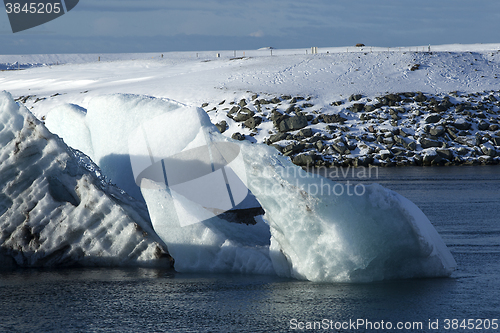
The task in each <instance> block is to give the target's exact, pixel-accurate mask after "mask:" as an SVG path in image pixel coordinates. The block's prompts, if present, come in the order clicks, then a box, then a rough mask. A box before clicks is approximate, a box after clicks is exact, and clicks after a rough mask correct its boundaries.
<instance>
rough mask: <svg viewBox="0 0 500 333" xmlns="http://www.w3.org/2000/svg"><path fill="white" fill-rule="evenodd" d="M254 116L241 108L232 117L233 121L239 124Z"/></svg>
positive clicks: (249, 111) (251, 112) (253, 113)
mask: <svg viewBox="0 0 500 333" xmlns="http://www.w3.org/2000/svg"><path fill="white" fill-rule="evenodd" d="M254 115H255V112H253V111H251V110H250V109H247V108H242V109H241V110H240V111H238V113H237V114H236V116H234V117H233V120H234V121H237V122H241V121H245V120H247V119H250V118H252V117H253V116H254Z"/></svg>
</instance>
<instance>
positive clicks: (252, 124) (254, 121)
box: [244, 116, 262, 129]
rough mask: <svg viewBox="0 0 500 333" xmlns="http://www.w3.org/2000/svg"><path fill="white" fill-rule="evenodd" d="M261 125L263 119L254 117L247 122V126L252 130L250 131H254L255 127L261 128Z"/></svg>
mask: <svg viewBox="0 0 500 333" xmlns="http://www.w3.org/2000/svg"><path fill="white" fill-rule="evenodd" d="M260 123H262V118H261V117H257V116H255V117H252V118H249V119H247V120H245V123H244V124H245V126H246V127H248V128H250V129H254V128H255V127H257V126H259V125H260Z"/></svg>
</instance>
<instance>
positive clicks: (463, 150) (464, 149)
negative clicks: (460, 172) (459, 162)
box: [457, 147, 469, 156]
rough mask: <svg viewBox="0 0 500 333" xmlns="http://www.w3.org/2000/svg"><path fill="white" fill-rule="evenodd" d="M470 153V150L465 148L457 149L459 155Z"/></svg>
mask: <svg viewBox="0 0 500 333" xmlns="http://www.w3.org/2000/svg"><path fill="white" fill-rule="evenodd" d="M468 153H469V149H467V148H465V147H460V148H458V149H457V155H460V156H462V155H467V154H468Z"/></svg>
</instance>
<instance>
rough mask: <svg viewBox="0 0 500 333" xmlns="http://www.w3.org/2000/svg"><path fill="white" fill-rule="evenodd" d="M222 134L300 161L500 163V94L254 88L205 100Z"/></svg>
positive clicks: (317, 163) (340, 163) (323, 163)
mask: <svg viewBox="0 0 500 333" xmlns="http://www.w3.org/2000/svg"><path fill="white" fill-rule="evenodd" d="M201 106H202V107H203V108H204V109H205V110H206V111H207V112H208V114H209V115H210V117H211V119H212V121H213V122H214V123H216V126H217V127H218V128H219V130H220V131H221V132H222V133H225V134H226V135H228V136H231V137H232V138H234V139H237V140H245V139H246V140H250V141H251V142H261V143H266V144H268V145H271V146H273V147H275V148H276V149H278V150H279V151H280V152H281V153H282V154H284V155H286V156H290V158H291V159H292V161H293V163H295V164H297V165H300V166H309V167H312V166H327V167H329V166H355V167H357V166H369V165H374V166H412V165H413V166H431V165H481V164H483V165H485V164H489V165H491V164H499V163H500V124H499V121H500V91H483V92H477V93H460V92H457V91H454V92H450V93H447V94H437V95H434V94H428V93H423V92H401V93H387V94H384V95H380V96H364V95H362V94H353V95H351V96H349V97H346V98H345V99H340V100H332V101H328V102H325V101H322V100H319V98H315V97H314V96H309V97H303V96H291V95H288V96H287V95H281V96H271V95H267V94H256V93H251V92H249V93H248V96H247V97H245V98H243V99H239V100H235V101H219V102H216V103H211V104H210V103H203V105H201Z"/></svg>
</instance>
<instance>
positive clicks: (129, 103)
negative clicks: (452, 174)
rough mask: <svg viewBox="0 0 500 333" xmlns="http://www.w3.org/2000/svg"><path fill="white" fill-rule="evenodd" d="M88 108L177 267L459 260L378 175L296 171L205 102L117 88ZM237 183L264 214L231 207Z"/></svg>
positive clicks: (260, 270)
mask: <svg viewBox="0 0 500 333" xmlns="http://www.w3.org/2000/svg"><path fill="white" fill-rule="evenodd" d="M86 112H87V115H86V116H85V118H86V119H85V124H86V126H87V128H88V130H89V131H88V133H89V135H90V137H91V142H92V151H93V154H94V156H95V160H96V163H97V165H98V166H99V167H100V168H101V170H103V172H104V173H105V174H106V176H108V177H109V178H110V179H111V181H113V182H115V183H116V184H118V185H119V186H120V187H121V188H123V189H126V191H127V192H128V191H129V190H130V189H132V190H133V193H135V194H134V197H136V198H138V197H139V195H138V193H140V196H141V197H142V198H143V200H145V202H146V204H147V209H148V212H149V216H150V218H151V222H152V225H153V228H154V231H155V232H156V234H157V235H158V236H159V237H160V238H161V239H162V240H163V241H164V242H165V243H166V244H167V245H168V249H169V252H170V254H171V255H172V256H173V257H174V258H175V269H176V270H177V271H180V272H201V271H204V272H233V273H246V274H248V273H253V274H277V275H280V276H284V277H292V278H296V279H304V280H310V281H320V282H371V281H379V280H386V279H399V278H416V277H441V276H449V275H450V274H451V273H452V272H453V271H454V269H455V266H456V263H455V260H454V259H453V256H452V255H451V253H450V252H449V250H448V248H447V247H446V245H445V244H444V242H443V240H442V239H441V237H440V236H439V234H438V233H437V231H436V230H435V228H434V227H433V226H432V224H431V223H430V221H429V220H428V218H427V217H426V216H425V215H424V214H423V213H422V211H421V210H420V209H419V208H418V207H417V206H416V205H415V204H413V203H412V202H411V201H409V200H408V199H406V198H404V197H402V196H401V195H399V194H397V193H396V192H393V191H391V190H388V189H385V188H383V187H382V186H380V185H378V184H372V185H362V186H360V187H357V188H354V189H353V188H349V186H350V185H349V184H340V183H335V182H333V181H331V180H329V179H326V178H324V177H321V176H318V175H314V174H311V173H308V172H306V171H304V170H302V169H301V168H300V167H298V166H295V165H294V164H292V163H291V162H290V160H289V159H288V158H286V157H284V156H282V155H281V154H279V153H278V152H277V151H276V150H275V149H274V148H271V147H268V146H265V145H259V144H251V143H249V142H236V141H234V140H231V139H229V138H227V137H225V136H223V135H221V134H220V133H219V132H218V130H217V129H216V127H215V126H214V125H213V124H212V123H211V122H210V119H209V117H208V116H207V114H206V113H205V112H204V111H203V110H202V109H199V108H195V107H189V106H186V105H183V104H180V103H177V102H175V101H171V100H168V99H156V98H150V97H145V96H135V95H120V94H117V95H112V96H101V97H99V98H96V99H94V100H92V101H91V103H90V104H89V107H88V109H87V110H86ZM51 117H53V115H52V114H51V113H49V114H48V116H47V120H49V119H50V118H51ZM56 122H57V120H56ZM84 132H85V131H81V132H80V133H84ZM61 135H62V136H63V138H64V139H65V140H66V138H65V137H64V135H68V136H72V135H76V134H71V133H62V132H61ZM76 139H77V138H76ZM69 140H71V141H79V140H75V138H71V139H70V138H68V141H69ZM85 140H88V138H86V139H85ZM80 141H84V140H83V139H82V140H80ZM224 147H225V148H224ZM228 147H230V148H228ZM234 147H237V149H235V148H234ZM89 149H90V148H89ZM89 153H92V152H91V151H90V152H89ZM201 170H204V171H201ZM172 175H174V176H172ZM172 177H174V178H172ZM176 177H177V178H176ZM236 184H238V185H236ZM242 184H243V186H244V188H243V191H242ZM247 190H248V192H247ZM233 192H234V193H233ZM241 193H244V194H245V195H247V197H249V198H255V199H256V200H257V201H258V203H259V205H260V206H261V207H262V208H263V210H264V211H265V214H264V215H263V216H254V217H253V218H252V222H251V223H248V220H245V221H242V220H241V219H240V218H239V217H238V215H237V214H236V215H235V214H233V215H231V214H227V213H230V212H231V211H232V209H233V208H235V206H236V205H237V202H240V200H242V201H241V202H245V200H246V199H244V198H243V197H244V196H243V195H242V194H241ZM249 193H250V194H249ZM228 198H229V199H228ZM245 198H246V197H245ZM228 200H229V201H228ZM229 202H230V203H229ZM251 207H254V208H255V205H251Z"/></svg>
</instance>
